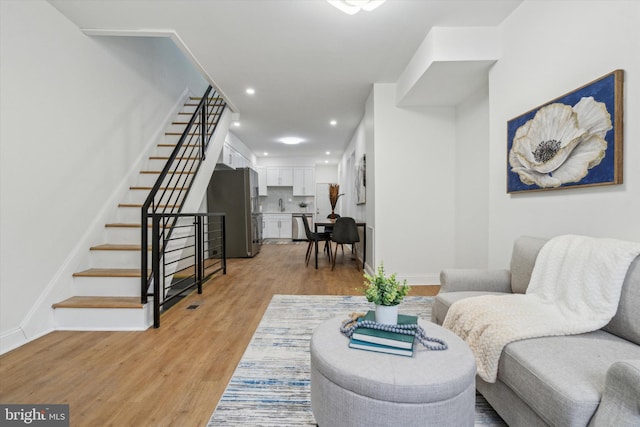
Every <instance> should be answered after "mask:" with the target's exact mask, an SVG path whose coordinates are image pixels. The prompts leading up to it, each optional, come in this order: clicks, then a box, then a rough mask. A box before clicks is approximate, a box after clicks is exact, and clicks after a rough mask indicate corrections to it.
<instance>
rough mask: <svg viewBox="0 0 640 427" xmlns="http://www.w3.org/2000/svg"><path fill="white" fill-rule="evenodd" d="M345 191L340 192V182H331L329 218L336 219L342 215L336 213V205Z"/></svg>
mask: <svg viewBox="0 0 640 427" xmlns="http://www.w3.org/2000/svg"><path fill="white" fill-rule="evenodd" d="M343 195H344V193H340V184H329V203H331V213H330V214H329V216H328V218H329V219H331V220H335V219H336V218H338V217H339V216H340V215H338V214H336V212H335V210H336V205H337V204H338V199H339V198H340V196H343Z"/></svg>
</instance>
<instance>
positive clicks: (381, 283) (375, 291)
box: [364, 263, 411, 325]
mask: <svg viewBox="0 0 640 427" xmlns="http://www.w3.org/2000/svg"><path fill="white" fill-rule="evenodd" d="M364 278H365V279H366V280H365V281H364V285H365V288H364V295H365V296H366V297H367V301H369V302H372V303H374V304H375V305H376V322H377V323H385V324H391V325H395V324H397V323H398V304H400V303H401V302H402V300H403V299H404V297H405V296H407V294H408V293H409V290H410V289H411V288H410V287H409V285H407V281H406V280H403V281H402V282H400V281H398V279H396V273H393V274H392V275H390V276H388V277H387V276H385V274H384V265H383V263H380V266H378V272H377V274H376V275H375V276H370V275H369V274H367V273H364Z"/></svg>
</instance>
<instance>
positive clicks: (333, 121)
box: [329, 120, 338, 126]
mask: <svg viewBox="0 0 640 427" xmlns="http://www.w3.org/2000/svg"><path fill="white" fill-rule="evenodd" d="M329 124H330V125H331V126H335V125H337V124H338V122H337V121H335V120H331V121H330V122H329Z"/></svg>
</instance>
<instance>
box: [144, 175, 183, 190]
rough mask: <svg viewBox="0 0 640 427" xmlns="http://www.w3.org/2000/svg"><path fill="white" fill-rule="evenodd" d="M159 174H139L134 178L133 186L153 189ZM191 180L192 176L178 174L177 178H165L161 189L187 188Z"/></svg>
mask: <svg viewBox="0 0 640 427" xmlns="http://www.w3.org/2000/svg"><path fill="white" fill-rule="evenodd" d="M159 176H160V174H158V173H141V174H139V175H138V176H137V177H136V184H135V186H139V187H153V186H154V184H155V183H156V181H157V180H158V177H159ZM192 179H193V174H190V175H188V174H180V175H179V177H173V178H169V177H166V178H165V181H164V182H163V183H162V186H163V187H166V186H171V187H175V186H189V183H190V182H191V180H192Z"/></svg>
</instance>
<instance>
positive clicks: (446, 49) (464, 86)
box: [396, 27, 501, 107]
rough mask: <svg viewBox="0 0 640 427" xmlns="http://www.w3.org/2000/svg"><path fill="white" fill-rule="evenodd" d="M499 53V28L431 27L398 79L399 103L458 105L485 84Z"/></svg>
mask: <svg viewBox="0 0 640 427" xmlns="http://www.w3.org/2000/svg"><path fill="white" fill-rule="evenodd" d="M500 52H501V40H500V33H499V30H498V29H497V28H496V27H473V28H442V27H434V28H432V29H431V31H430V32H429V34H428V35H427V37H426V38H425V39H424V41H423V42H422V44H421V45H420V47H419V48H418V50H417V51H416V53H415V54H414V56H413V58H412V59H411V61H410V62H409V65H407V67H406V68H405V70H404V72H403V73H402V75H401V76H400V79H399V80H398V84H397V88H396V99H397V102H398V105H399V106H405V107H407V106H455V105H457V104H458V103H459V102H461V101H462V100H464V99H465V98H466V97H467V96H469V95H471V94H472V93H474V92H475V91H476V90H478V89H479V88H480V87H481V86H482V85H484V84H486V82H487V78H488V73H489V69H490V68H491V66H492V65H493V64H494V63H495V62H496V61H497V60H498V59H499V58H500Z"/></svg>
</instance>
